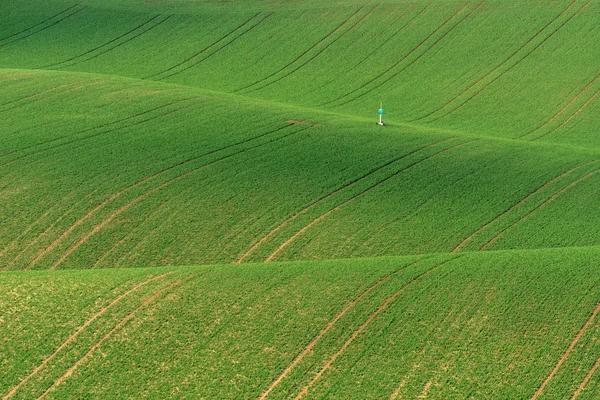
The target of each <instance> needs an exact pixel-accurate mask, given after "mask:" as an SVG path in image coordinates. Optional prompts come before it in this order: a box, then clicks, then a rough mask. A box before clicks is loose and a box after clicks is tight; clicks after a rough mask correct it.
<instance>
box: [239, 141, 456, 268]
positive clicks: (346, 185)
mask: <svg viewBox="0 0 600 400" xmlns="http://www.w3.org/2000/svg"><path fill="white" fill-rule="evenodd" d="M452 139H454V138H452V137H451V138H447V139H443V140H439V141H437V142H434V143H431V144H428V145H426V146H423V147H420V148H418V149H416V150H413V151H411V152H409V153H406V154H404V155H402V156H400V157H395V158H393V159H391V160H390V161H387V162H385V163H384V164H381V165H379V166H377V167H375V168H373V169H372V170H370V171H368V172H367V173H365V174H363V175H361V176H360V177H358V178H355V179H352V180H351V181H349V182H348V183H345V184H344V185H342V186H340V187H338V188H337V189H335V190H333V191H332V192H329V193H327V194H326V195H324V196H322V197H319V198H318V199H316V200H315V201H313V202H311V203H309V204H308V205H307V206H305V207H304V208H302V209H301V210H299V211H297V212H295V213H294V214H293V215H291V216H290V217H288V218H287V219H285V220H284V221H282V222H281V223H280V224H279V225H277V226H276V227H275V228H273V229H271V230H270V231H269V232H267V234H266V235H264V236H263V237H262V238H260V239H259V240H258V241H257V242H256V243H254V244H253V245H252V246H251V247H250V248H249V249H248V250H247V251H246V252H245V253H244V254H242V255H241V256H240V257H239V258H238V259H237V260H236V262H235V263H236V264H239V263H241V262H242V261H243V260H244V259H245V258H246V257H248V256H249V255H250V254H251V253H252V252H253V251H254V250H256V249H257V248H258V247H259V246H260V245H261V244H263V243H264V242H265V241H266V240H267V239H268V238H269V237H271V236H272V235H273V234H274V233H275V232H277V231H278V230H279V229H281V228H282V227H283V226H284V225H286V224H287V223H288V222H290V221H292V220H293V219H295V218H296V217H297V216H298V215H300V214H302V213H304V212H306V211H308V210H309V209H310V208H312V207H313V206H315V205H317V204H318V203H320V202H322V201H324V200H326V199H328V198H329V197H331V196H333V195H335V194H336V193H338V192H340V191H341V190H343V189H346V188H347V187H350V186H352V185H354V184H355V183H357V182H358V181H360V180H362V179H365V178H367V177H369V176H370V175H372V174H374V173H375V172H377V171H379V170H381V169H383V168H385V167H387V166H389V165H391V164H393V163H395V162H397V161H399V160H402V159H403V158H406V157H408V156H410V155H412V154H414V153H416V152H418V151H421V150H425V149H427V148H429V147H432V146H435V145H438V144H440V143H443V142H446V141H448V140H452Z"/></svg>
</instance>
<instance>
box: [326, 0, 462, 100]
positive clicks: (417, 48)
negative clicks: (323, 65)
mask: <svg viewBox="0 0 600 400" xmlns="http://www.w3.org/2000/svg"><path fill="white" fill-rule="evenodd" d="M469 4H470V3H469V2H468V3H465V5H463V6H462V7H461V8H460V9H459V10H458V11H456V12H455V13H454V14H452V15H451V16H450V17H449V18H448V19H447V20H446V21H444V22H443V23H442V24H441V25H440V26H438V27H437V28H435V29H434V30H433V31H432V32H431V33H430V34H429V35H427V36H426V37H425V39H423V40H422V41H421V42H420V43H419V44H417V45H416V46H415V47H413V48H412V49H411V50H410V51H409V52H408V53H406V54H405V55H404V56H403V57H401V58H400V59H399V60H398V61H396V62H395V63H394V64H392V66H390V67H389V68H387V69H386V70H384V71H383V72H381V73H380V74H379V75H377V76H375V77H373V78H371V79H370V80H369V81H367V82H365V83H364V84H362V85H361V86H359V87H357V88H356V89H353V90H351V91H350V92H348V93H346V94H343V95H342V96H340V97H337V98H335V99H333V100H330V101H328V102H325V103H323V104H321V105H329V104H332V103H335V102H337V101H339V100H342V99H344V98H346V97H349V96H351V95H352V94H354V93H356V92H358V91H359V90H361V89H362V88H364V87H366V86H368V85H370V84H371V83H373V82H375V81H377V80H378V79H379V78H381V77H382V76H384V75H385V74H387V73H388V72H389V71H391V70H392V69H394V68H395V67H396V66H398V65H399V64H400V63H402V62H403V61H404V60H406V59H407V58H408V57H409V56H410V55H411V54H413V53H414V52H416V51H417V50H419V49H420V48H421V47H422V46H423V45H424V44H425V43H426V42H427V41H428V40H429V39H430V38H431V37H432V36H433V35H435V34H436V33H437V32H439V31H440V30H441V29H442V28H443V27H444V26H446V25H447V24H448V23H449V22H450V21H452V20H453V19H454V18H455V17H456V16H457V15H458V14H460V13H461V12H462V11H463V10H464V9H465V8H467V7H468V6H469Z"/></svg>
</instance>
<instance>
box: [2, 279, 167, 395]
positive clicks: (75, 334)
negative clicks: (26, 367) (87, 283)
mask: <svg viewBox="0 0 600 400" xmlns="http://www.w3.org/2000/svg"><path fill="white" fill-rule="evenodd" d="M171 273H173V271H170V272H166V273H164V274H160V275H155V276H152V277H150V278H148V279H146V280H145V281H143V282H141V283H139V284H137V285H135V286H134V287H133V288H131V289H129V290H128V291H126V292H125V293H122V294H120V295H119V296H117V298H115V299H114V300H113V301H111V302H110V303H109V304H107V305H105V306H104V307H102V308H101V309H100V310H99V311H98V312H97V313H95V314H94V315H92V316H91V317H90V318H88V319H87V320H86V321H85V322H84V323H83V324H82V325H81V326H78V327H77V328H76V329H75V332H73V333H72V334H71V335H69V337H67V339H66V340H65V341H63V342H62V343H61V344H60V346H58V347H57V348H56V350H54V352H53V353H52V354H50V355H49V356H48V357H46V358H44V360H43V361H42V362H41V363H40V364H39V365H38V366H36V367H35V368H34V369H33V371H31V373H30V374H29V375H27V376H26V377H25V378H23V379H22V380H21V381H20V382H19V383H18V384H17V385H16V386H14V387H13V388H12V389H11V390H10V391H9V392H8V393H7V394H6V395H5V396H4V397H2V400H7V399H9V398H11V397H12V396H13V395H14V394H15V392H16V391H17V390H18V389H19V388H20V387H21V386H23V385H24V384H25V383H27V381H28V380H29V379H31V377H32V376H34V375H35V374H37V372H38V371H39V370H40V369H42V368H44V366H46V364H48V363H49V362H50V361H52V359H53V358H54V357H55V356H56V355H57V354H58V353H59V352H60V351H61V350H62V349H64V348H65V347H66V346H67V345H68V344H69V343H71V342H72V341H73V340H75V338H76V337H77V336H78V335H79V334H80V333H81V332H82V331H83V330H84V329H85V328H87V327H88V326H89V325H90V324H91V323H92V322H94V321H95V320H96V319H97V318H98V317H100V316H101V315H102V314H104V313H105V312H106V311H108V309H109V308H111V307H112V306H114V305H115V304H117V303H118V302H119V301H120V300H122V299H123V298H124V297H126V296H128V295H129V294H130V293H133V292H135V291H136V290H138V289H139V288H141V287H142V286H144V285H146V284H147V283H150V282H152V281H154V280H156V279H160V278H162V277H164V276H166V275H168V274H171Z"/></svg>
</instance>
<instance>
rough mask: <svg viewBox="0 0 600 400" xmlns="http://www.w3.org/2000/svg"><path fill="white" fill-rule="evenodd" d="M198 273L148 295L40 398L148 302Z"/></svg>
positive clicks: (47, 391) (47, 390)
mask: <svg viewBox="0 0 600 400" xmlns="http://www.w3.org/2000/svg"><path fill="white" fill-rule="evenodd" d="M197 274H198V273H195V274H191V275H188V276H187V277H186V278H182V279H178V280H176V281H175V282H173V283H170V284H169V285H167V286H165V287H164V288H162V289H160V290H158V291H157V292H155V293H154V294H152V295H151V296H149V297H147V298H146V299H145V300H144V301H143V302H142V303H141V304H140V305H138V306H137V307H136V308H134V309H133V310H132V311H131V312H130V313H129V314H127V315H126V316H125V317H124V318H123V319H121V320H120V321H119V322H118V323H117V324H116V325H115V326H114V327H113V328H112V329H111V330H110V331H108V332H107V333H106V334H105V335H104V336H103V337H102V338H101V339H100V340H99V341H98V342H96V343H95V344H94V345H92V347H90V349H89V350H88V351H87V353H85V354H84V355H83V356H82V357H81V358H79V360H77V361H76V362H75V363H74V364H73V365H71V366H70V367H69V369H67V370H66V371H65V373H64V374H62V375H61V376H60V377H59V378H58V379H57V380H55V381H54V383H52V385H51V386H50V387H49V388H48V389H46V391H45V392H44V393H42V395H41V396H39V397H38V399H41V398H43V397H45V396H46V395H47V394H48V393H50V392H51V391H52V390H53V389H54V388H55V387H57V386H58V385H60V384H61V383H62V381H64V380H65V379H66V378H68V377H69V376H70V375H71V374H72V373H73V371H75V369H76V368H77V367H78V366H79V365H80V364H81V363H82V362H83V361H85V360H86V359H87V358H88V357H89V356H90V355H91V354H92V353H93V352H94V351H95V350H96V349H97V348H98V347H100V346H101V345H102V343H104V342H105V341H106V340H107V339H108V338H110V337H111V336H112V334H113V333H114V332H116V331H117V330H119V329H120V328H121V327H122V326H123V325H125V324H126V323H127V321H129V320H130V319H132V318H133V316H134V315H135V313H136V312H138V311H139V310H140V309H141V308H142V307H143V306H145V305H147V304H148V303H150V302H152V301H153V300H154V299H156V298H157V297H158V296H160V295H161V294H162V293H164V292H165V291H167V290H169V289H170V288H172V287H173V286H175V285H178V284H180V283H181V282H182V281H183V280H184V279H186V280H187V279H190V278H191V277H192V276H193V275H197Z"/></svg>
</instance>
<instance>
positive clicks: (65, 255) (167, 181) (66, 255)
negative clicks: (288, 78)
mask: <svg viewBox="0 0 600 400" xmlns="http://www.w3.org/2000/svg"><path fill="white" fill-rule="evenodd" d="M307 129H309V127H306V128H303V129H299V130H297V131H294V132H291V133H288V134H285V135H282V136H280V137H278V138H275V139H272V140H269V141H266V142H264V143H260V144H258V145H256V146H253V147H249V148H246V149H242V150H240V151H238V152H236V153H233V154H229V155H227V156H223V157H221V158H218V159H216V160H213V161H210V162H208V163H206V164H204V165H201V166H199V167H196V168H192V169H190V170H188V171H185V172H183V173H181V174H179V175H177V176H175V177H173V178H171V179H168V180H166V181H165V182H163V183H161V184H159V185H158V186H155V187H153V188H150V189H148V190H147V191H145V192H144V193H142V194H140V195H139V196H137V197H135V198H134V199H132V200H131V201H129V202H128V203H127V204H125V205H123V206H122V207H121V208H119V209H118V210H116V211H115V212H113V213H112V214H111V215H110V216H109V217H108V218H106V219H105V220H104V221H102V222H101V223H100V224H98V225H96V226H95V227H94V228H93V229H92V230H91V231H90V232H88V233H87V234H86V235H85V236H84V237H83V238H82V239H80V240H79V241H78V242H77V243H76V244H75V245H73V246H72V247H71V248H70V249H69V250H67V251H66V252H65V253H63V255H62V256H61V257H60V258H59V259H58V261H56V262H55V263H54V264H53V265H52V267H50V269H51V270H53V269H56V267H58V265H60V264H61V263H62V262H63V261H64V260H65V259H66V258H67V257H68V256H69V255H71V254H72V253H73V252H74V251H75V250H77V249H78V248H79V247H80V246H81V245H82V244H84V243H85V242H87V240H88V239H89V238H90V237H91V236H92V235H94V234H95V233H97V232H98V231H100V230H101V229H102V228H104V227H105V226H106V225H107V224H108V223H110V222H111V221H112V220H113V219H114V218H116V217H117V216H118V215H120V214H121V213H123V212H124V211H126V210H128V209H129V208H131V206H133V205H134V204H135V203H137V202H138V201H140V200H141V199H143V198H145V197H147V196H148V195H149V194H151V193H153V192H155V191H157V190H159V189H162V188H163V187H165V186H167V185H169V184H171V183H173V182H174V181H176V180H179V179H181V178H183V177H185V176H187V175H189V174H191V173H193V172H197V171H199V170H201V169H203V168H205V167H208V166H210V165H213V164H216V163H218V162H221V161H223V160H226V159H228V158H230V157H233V156H236V155H238V154H241V153H245V152H247V151H250V150H252V149H255V148H257V147H262V146H265V145H267V144H271V143H273V142H276V141H279V140H282V139H285V138H287V137H288V136H292V135H295V134H297V133H300V132H302V131H305V130H307Z"/></svg>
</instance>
